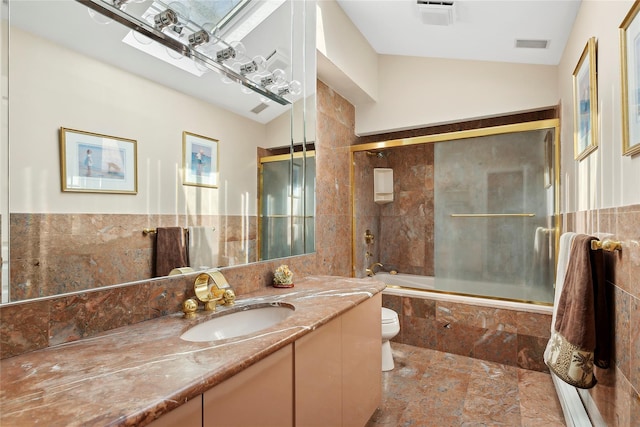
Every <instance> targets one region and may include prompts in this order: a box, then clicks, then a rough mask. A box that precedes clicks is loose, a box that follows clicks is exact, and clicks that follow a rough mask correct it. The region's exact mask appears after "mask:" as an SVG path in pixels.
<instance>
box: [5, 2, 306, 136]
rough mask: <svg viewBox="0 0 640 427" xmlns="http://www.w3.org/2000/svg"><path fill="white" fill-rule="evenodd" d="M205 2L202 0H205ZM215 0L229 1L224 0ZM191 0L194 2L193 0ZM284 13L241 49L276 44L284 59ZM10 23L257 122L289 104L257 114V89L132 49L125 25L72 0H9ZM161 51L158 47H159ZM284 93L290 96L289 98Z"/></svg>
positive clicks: (256, 50)
mask: <svg viewBox="0 0 640 427" xmlns="http://www.w3.org/2000/svg"><path fill="white" fill-rule="evenodd" d="M153 1H154V0H136V1H131V2H130V4H128V5H127V7H128V9H127V10H128V11H129V12H131V13H132V14H141V11H142V10H146V8H148V7H149V6H151V5H152V4H153ZM189 1H191V0H189ZM209 1H210V0H206V1H205V3H206V2H209ZM219 1H220V2H221V3H229V1H230V0H219ZM191 2H192V3H196V4H197V3H198V1H195V0H193V1H191ZM200 3H202V2H200ZM172 4H173V3H172ZM137 9H140V10H137ZM134 12H135V13H134ZM290 13H291V12H290V9H289V8H287V7H280V8H278V9H277V10H276V11H275V12H273V13H272V14H271V15H270V16H269V17H268V18H267V19H265V20H264V21H263V22H261V23H260V25H258V26H257V27H256V28H255V29H254V30H253V31H251V33H249V34H248V35H247V36H245V38H243V39H242V42H243V43H244V44H245V46H246V49H247V53H251V54H253V55H255V54H261V55H263V56H265V57H266V56H267V55H268V54H269V53H271V52H273V50H275V49H277V50H278V51H279V52H284V53H286V58H287V60H289V58H288V56H289V53H288V52H289V46H290V45H291V41H290V39H291V34H290V30H289V28H290V25H291V24H290V21H291V18H290ZM10 22H11V25H12V26H15V27H17V28H20V29H22V30H24V31H27V32H30V33H33V34H35V35H37V36H39V37H42V38H44V39H47V40H49V41H51V42H53V43H56V44H60V45H62V46H65V47H67V48H69V49H71V50H74V51H76V52H78V53H81V54H84V55H86V56H88V57H92V58H95V59H97V60H100V61H102V62H105V63H107V64H111V65H113V66H116V67H118V68H121V69H123V70H125V71H128V72H130V73H133V74H136V75H139V76H142V77H144V78H146V79H149V80H152V81H155V82H157V83H159V84H161V85H164V86H167V87H170V88H173V89H176V90H179V91H180V92H183V93H185V94H187V95H190V96H193V97H195V98H198V99H201V100H203V101H206V102H208V103H211V104H214V105H217V106H219V107H221V108H223V109H226V110H229V111H232V112H234V113H236V114H239V115H242V116H244V117H246V118H249V119H251V120H254V121H256V122H259V123H268V122H270V121H271V120H273V119H275V118H276V117H279V116H280V115H281V114H283V113H285V112H288V111H289V109H290V107H289V106H282V105H279V104H277V103H275V102H269V103H268V104H266V105H267V108H265V109H264V110H262V111H260V113H259V114H258V113H254V112H252V111H251V110H252V109H253V108H255V107H256V106H260V105H261V104H263V102H266V101H265V100H264V99H263V97H261V96H259V95H258V94H257V93H244V92H243V91H242V90H241V88H240V86H239V85H237V84H225V83H224V82H223V80H222V79H221V76H220V75H219V74H218V73H215V72H207V73H205V74H203V75H201V76H196V75H193V74H191V73H187V72H184V71H183V70H182V69H181V68H179V67H178V66H177V65H176V64H171V63H169V62H168V59H166V60H160V59H158V58H156V57H154V56H151V55H149V54H147V53H144V52H143V51H141V50H138V49H134V48H132V46H131V45H130V44H127V43H124V42H123V41H125V39H126V38H129V39H130V37H128V36H129V35H130V30H129V28H126V27H124V26H123V25H119V24H118V23H117V22H113V21H111V20H104V19H93V18H92V17H91V16H90V13H88V8H87V7H86V6H85V5H83V4H81V3H80V2H78V1H74V0H55V1H54V0H30V1H23V0H15V1H12V2H11V8H10ZM78 35H81V36H80V37H79V36H78ZM165 50H166V49H164V47H162V51H163V52H164V51H165ZM188 61H190V60H189V59H187V58H180V59H177V60H174V62H176V63H180V62H188ZM295 65H296V67H297V69H302V67H301V66H300V65H298V64H295ZM192 68H193V67H192ZM283 68H284V67H283ZM285 71H289V69H285ZM290 98H292V99H293V100H295V98H294V97H290Z"/></svg>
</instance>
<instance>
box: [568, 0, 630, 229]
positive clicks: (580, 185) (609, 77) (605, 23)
mask: <svg viewBox="0 0 640 427" xmlns="http://www.w3.org/2000/svg"><path fill="white" fill-rule="evenodd" d="M632 4H633V2H632V1H583V2H582V6H581V8H580V12H579V13H578V16H577V18H576V22H575V25H574V27H573V31H572V32H571V36H570V37H569V41H568V43H567V46H566V48H565V51H564V55H563V57H562V60H561V62H560V65H559V67H558V81H559V91H560V98H561V102H562V109H561V118H562V134H561V136H562V156H561V158H562V167H561V170H562V189H563V192H562V200H563V206H562V210H563V212H574V211H580V210H592V209H600V208H606V207H615V206H628V205H633V204H638V203H640V190H639V189H638V182H640V156H635V157H634V158H631V157H629V156H622V113H621V102H622V101H621V99H622V95H621V86H620V81H621V80H620V44H619V43H620V42H619V30H618V27H619V26H620V24H621V23H622V20H623V19H624V17H625V16H626V14H627V12H628V11H629V9H630V8H631V5H632ZM590 37H596V38H597V43H598V47H597V57H598V83H597V84H598V111H599V119H598V126H599V134H598V140H599V148H598V149H597V150H596V151H594V152H593V153H591V155H590V156H589V157H588V158H586V159H585V160H583V161H581V162H577V161H576V160H574V150H573V131H574V126H573V76H572V74H573V70H574V69H575V67H576V64H577V63H578V60H579V59H580V55H581V54H582V51H583V49H584V47H585V45H586V43H587V40H588V39H589V38H590ZM598 231H600V230H591V232H598ZM601 231H602V232H606V230H601Z"/></svg>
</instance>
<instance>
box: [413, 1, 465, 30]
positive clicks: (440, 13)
mask: <svg viewBox="0 0 640 427" xmlns="http://www.w3.org/2000/svg"><path fill="white" fill-rule="evenodd" d="M416 4H417V5H418V9H419V10H420V13H421V15H422V22H423V23H424V24H426V25H451V24H453V23H454V21H455V19H456V14H455V5H454V2H452V1H434V0H416Z"/></svg>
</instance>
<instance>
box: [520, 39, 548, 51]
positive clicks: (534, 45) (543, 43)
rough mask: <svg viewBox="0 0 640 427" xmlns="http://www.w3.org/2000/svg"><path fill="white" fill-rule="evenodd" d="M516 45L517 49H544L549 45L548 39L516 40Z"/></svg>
mask: <svg viewBox="0 0 640 427" xmlns="http://www.w3.org/2000/svg"><path fill="white" fill-rule="evenodd" d="M516 47H517V48H519V49H546V48H547V47H549V40H533V39H530V40H527V39H518V40H516Z"/></svg>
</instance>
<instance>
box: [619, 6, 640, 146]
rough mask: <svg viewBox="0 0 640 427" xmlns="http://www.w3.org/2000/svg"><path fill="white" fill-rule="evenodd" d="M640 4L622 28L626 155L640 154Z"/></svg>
mask: <svg viewBox="0 0 640 427" xmlns="http://www.w3.org/2000/svg"><path fill="white" fill-rule="evenodd" d="M639 10H640V2H638V1H636V2H634V3H633V6H632V7H631V10H630V11H629V13H628V14H627V16H626V17H625V18H624V21H622V24H621V25H620V60H621V64H620V65H621V67H620V69H621V81H622V85H621V86H622V154H623V155H625V156H633V155H635V154H639V153H640V19H636V18H637V15H638V11H639Z"/></svg>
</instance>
